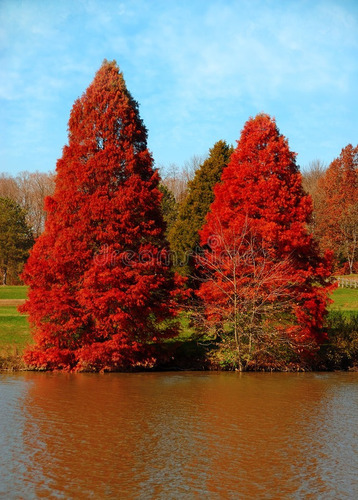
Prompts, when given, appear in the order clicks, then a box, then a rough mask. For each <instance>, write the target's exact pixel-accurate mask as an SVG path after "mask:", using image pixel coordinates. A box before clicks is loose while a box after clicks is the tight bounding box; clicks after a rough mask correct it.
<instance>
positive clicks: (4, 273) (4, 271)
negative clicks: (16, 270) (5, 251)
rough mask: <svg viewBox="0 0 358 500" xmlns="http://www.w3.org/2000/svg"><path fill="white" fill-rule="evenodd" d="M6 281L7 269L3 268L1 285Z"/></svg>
mask: <svg viewBox="0 0 358 500" xmlns="http://www.w3.org/2000/svg"><path fill="white" fill-rule="evenodd" d="M6 279H7V267H4V268H3V273H2V284H3V285H6Z"/></svg>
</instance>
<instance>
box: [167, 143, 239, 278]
mask: <svg viewBox="0 0 358 500" xmlns="http://www.w3.org/2000/svg"><path fill="white" fill-rule="evenodd" d="M232 152H233V148H232V146H229V145H228V144H226V142H225V141H218V142H217V143H216V144H215V145H214V146H213V147H212V148H211V149H210V151H209V156H208V158H207V159H206V160H205V161H204V163H203V164H202V165H201V167H200V168H199V169H198V170H197V171H196V173H195V177H194V179H193V180H192V181H190V182H189V184H188V194H187V196H186V198H185V199H184V200H183V202H182V203H181V204H180V206H179V212H178V218H177V220H176V222H175V224H174V225H173V226H172V228H171V230H170V231H169V234H168V238H169V243H170V246H171V249H172V251H173V252H174V254H175V259H176V269H177V271H178V272H179V273H180V274H182V275H184V276H188V275H193V274H194V263H193V259H192V256H193V254H194V253H195V252H196V251H197V249H198V247H199V240H200V238H199V233H198V232H199V231H200V229H201V228H202V226H203V224H204V221H205V217H206V214H207V213H208V211H209V208H210V205H211V203H212V202H213V201H214V192H213V189H214V186H215V185H216V184H217V183H218V182H220V178H221V173H222V171H223V169H224V167H225V166H226V165H227V163H228V162H229V159H230V156H231V154H232Z"/></svg>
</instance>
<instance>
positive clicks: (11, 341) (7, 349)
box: [0, 286, 358, 369]
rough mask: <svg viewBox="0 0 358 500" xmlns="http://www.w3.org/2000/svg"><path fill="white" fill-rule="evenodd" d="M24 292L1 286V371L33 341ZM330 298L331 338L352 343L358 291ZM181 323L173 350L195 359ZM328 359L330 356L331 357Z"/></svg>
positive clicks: (19, 363)
mask: <svg viewBox="0 0 358 500" xmlns="http://www.w3.org/2000/svg"><path fill="white" fill-rule="evenodd" d="M26 293H27V288H26V287H25V286H0V369H1V368H3V369H11V368H12V369H20V368H22V367H23V364H22V359H21V358H22V353H23V351H24V349H25V347H26V346H27V345H29V344H30V343H31V340H32V339H31V335H30V329H29V325H28V321H27V318H26V316H24V315H20V313H19V312H18V311H17V306H18V304H19V303H21V302H23V300H24V299H25V298H26ZM332 299H333V301H334V302H333V303H332V304H331V305H330V308H329V309H330V311H331V313H330V317H331V318H332V319H331V323H332V325H331V328H330V332H331V333H330V335H331V337H332V338H334V337H335V336H337V333H338V331H339V330H340V331H342V332H343V330H344V331H345V332H346V333H344V335H345V337H344V338H345V341H347V342H351V341H350V338H349V336H348V333H347V332H348V329H349V324H350V318H354V317H355V316H356V315H358V289H353V288H338V289H336V290H335V291H334V293H333V294H332ZM354 321H355V320H354ZM182 324H183V333H182V335H181V336H180V338H179V339H173V340H172V342H173V343H177V347H176V349H177V350H178V353H181V355H180V358H182V361H183V360H184V358H185V357H186V356H187V355H188V357H190V356H193V355H194V356H195V352H194V351H195V349H196V347H195V346H196V341H195V340H194V339H193V337H192V333H193V332H191V331H190V328H189V325H188V321H187V318H186V317H184V318H183V322H182ZM347 325H348V326H347ZM353 335H354V333H353ZM347 342H346V343H347ZM346 343H344V342H343V341H342V342H341V341H340V345H339V349H340V350H342V349H345V352H346V350H347V346H346ZM343 344H344V345H343ZM178 345H179V347H178ZM330 356H331V357H333V354H330ZM337 359H338V358H337ZM337 363H338V362H337Z"/></svg>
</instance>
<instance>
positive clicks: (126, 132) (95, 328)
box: [23, 61, 178, 369]
mask: <svg viewBox="0 0 358 500" xmlns="http://www.w3.org/2000/svg"><path fill="white" fill-rule="evenodd" d="M146 141H147V132H146V129H145V127H144V125H143V123H142V121H141V119H140V117H139V113H138V106H137V103H136V102H135V101H134V100H133V98H132V97H131V95H130V94H129V92H128V90H127V89H126V86H125V82H124V79H123V76H122V74H121V73H120V72H119V70H118V67H117V65H116V63H115V62H107V61H105V62H104V63H103V65H102V67H101V68H100V70H99V71H98V72H97V74H96V76H95V79H94V81H93V82H92V84H91V85H90V86H89V87H88V89H87V90H86V92H85V93H84V94H83V95H82V97H81V98H79V99H78V100H77V101H76V102H75V103H74V106H73V109H72V111H71V116H70V120H69V144H68V145H66V146H65V147H64V149H63V155H62V158H61V159H60V160H58V162H57V170H56V171H57V176H56V188H55V193H54V195H53V197H49V198H47V200H46V210H47V221H46V228H45V232H44V233H43V234H42V235H41V236H40V237H39V238H38V240H37V241H36V244H35V246H34V248H33V250H32V252H31V256H30V258H29V260H28V262H27V265H26V268H25V271H24V274H23V279H24V281H25V283H26V284H27V285H29V287H30V290H29V299H28V301H27V303H26V304H25V307H24V308H23V311H24V312H27V313H28V314H29V317H30V322H31V324H32V325H33V327H34V338H35V341H36V346H35V348H33V349H32V350H31V351H29V353H28V354H27V355H26V360H27V362H28V363H29V364H30V365H32V366H34V367H39V368H49V369H53V368H63V369H82V368H84V366H85V365H86V364H87V365H91V367H92V368H93V367H95V368H96V369H104V368H106V369H109V368H119V367H120V366H128V365H130V364H131V363H132V361H133V363H136V362H137V361H136V359H137V357H138V356H137V354H136V353H137V351H138V349H140V346H141V345H142V346H143V345H145V344H146V343H147V342H148V341H150V340H151V339H152V338H153V337H156V338H157V339H160V338H165V337H168V336H171V335H174V334H175V333H176V332H177V326H176V323H173V322H171V321H170V320H171V319H173V318H174V316H175V305H176V302H175V297H176V294H177V293H178V286H177V283H176V281H175V277H174V276H173V273H172V271H171V269H170V265H169V263H168V258H167V257H168V256H167V246H166V242H165V238H164V223H163V219H162V215H161V210H160V201H161V193H160V192H159V190H158V180H159V179H158V174H157V172H156V171H155V170H154V169H153V160H152V157H151V155H150V153H149V152H148V149H147V144H146ZM164 319H165V320H166V322H165V326H163V320H164Z"/></svg>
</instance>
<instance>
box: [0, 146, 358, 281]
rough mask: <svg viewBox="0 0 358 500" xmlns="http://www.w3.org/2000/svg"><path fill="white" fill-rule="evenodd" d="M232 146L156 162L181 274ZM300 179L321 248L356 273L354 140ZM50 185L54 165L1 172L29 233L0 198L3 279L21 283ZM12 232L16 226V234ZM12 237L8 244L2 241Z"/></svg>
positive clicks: (4, 191) (189, 270) (1, 186)
mask: <svg viewBox="0 0 358 500" xmlns="http://www.w3.org/2000/svg"><path fill="white" fill-rule="evenodd" d="M232 151H233V148H232V146H230V145H228V144H226V142H225V141H222V140H220V141H218V142H217V143H216V144H214V146H213V148H212V149H210V151H209V152H208V155H207V156H206V157H205V156H203V155H202V156H198V155H195V156H193V157H192V158H191V159H190V160H189V161H188V162H186V163H185V164H184V165H183V166H182V167H179V166H178V165H176V164H174V163H173V164H171V165H170V166H169V167H167V168H165V167H161V168H160V169H159V171H160V174H161V184H160V190H161V192H162V195H163V199H162V210H163V216H164V219H165V221H166V224H167V232H166V234H167V238H168V240H169V242H170V245H171V249H172V251H173V253H174V257H175V262H174V264H175V267H176V269H177V270H178V271H179V272H180V273H181V274H184V275H189V274H193V273H194V269H193V261H192V258H191V255H192V254H193V253H194V252H195V248H196V247H197V246H198V242H199V235H198V231H199V230H200V229H201V227H202V225H203V223H204V220H205V216H206V214H207V212H208V211H209V207H210V204H211V203H212V201H213V196H214V195H213V187H214V185H215V184H216V183H217V182H219V180H220V176H221V172H222V169H223V167H224V165H225V164H227V162H228V160H229V158H230V155H231V153H232ZM302 183H303V187H304V189H305V191H306V192H307V193H309V194H310V195H311V197H312V202H313V215H312V218H311V221H310V223H309V228H310V231H311V232H312V234H313V235H314V237H315V238H316V240H317V241H318V242H319V244H320V247H321V249H322V250H327V249H330V250H332V251H333V252H334V257H335V271H337V272H340V273H342V274H348V273H353V272H357V251H358V146H356V147H355V148H354V147H353V146H352V145H347V146H346V147H345V148H343V149H342V151H341V154H340V155H339V157H337V158H336V159H334V160H333V161H332V163H331V164H330V165H329V166H328V167H327V166H326V165H325V164H324V163H322V162H321V161H320V160H314V161H312V162H311V163H310V164H309V165H308V166H306V167H305V168H304V169H303V170H302ZM54 186H55V173H54V172H48V173H43V172H27V171H24V172H21V173H20V174H19V175H17V176H11V175H9V174H5V173H1V174H0V198H3V199H9V200H11V201H12V202H14V203H15V204H16V210H17V214H18V216H19V217H20V219H21V217H22V218H24V222H25V224H26V231H27V234H28V240H27V239H26V237H25V238H24V237H23V234H22V230H20V229H19V228H21V227H24V226H23V222H21V220H20V222H19V221H18V222H17V223H14V220H15V219H16V218H15V219H14V215H11V213H10V212H11V210H10V205H9V204H7V205H6V208H5V205H2V217H1V221H2V222H1V224H2V225H1V228H0V233H1V242H2V243H1V246H0V262H1V267H2V273H3V277H2V282H3V283H4V281H6V282H7V283H9V284H18V283H20V279H19V273H20V272H21V269H22V264H23V262H24V261H25V260H26V257H27V255H28V248H30V247H31V246H32V243H33V241H34V240H35V239H36V238H37V237H38V236H39V235H40V234H41V233H42V232H43V230H44V224H45V220H46V212H45V210H44V199H45V197H46V196H50V195H52V194H53V191H54ZM20 209H21V211H20ZM20 214H21V215H20ZM11 220H12V222H11ZM16 232H19V233H20V234H19V238H18V240H16ZM10 237H11V239H12V241H13V244H9V242H8V244H6V243H5V240H6V239H9V238H10ZM5 246H6V248H7V249H6V251H5ZM19 249H22V251H20V252H19V251H18V250H19ZM5 263H6V264H5ZM5 269H6V273H5Z"/></svg>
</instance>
